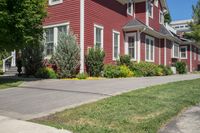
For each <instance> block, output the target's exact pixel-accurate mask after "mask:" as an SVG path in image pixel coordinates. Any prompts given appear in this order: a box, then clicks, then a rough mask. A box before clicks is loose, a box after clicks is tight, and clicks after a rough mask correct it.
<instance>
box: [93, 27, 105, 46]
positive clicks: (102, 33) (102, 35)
mask: <svg viewBox="0 0 200 133" xmlns="http://www.w3.org/2000/svg"><path fill="white" fill-rule="evenodd" d="M96 28H100V29H102V32H101V42H102V45H101V48H102V49H103V47H104V27H103V26H101V25H97V24H94V46H95V47H96Z"/></svg>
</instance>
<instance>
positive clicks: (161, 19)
mask: <svg viewBox="0 0 200 133" xmlns="http://www.w3.org/2000/svg"><path fill="white" fill-rule="evenodd" d="M161 14H162V15H161ZM161 17H162V18H161ZM159 23H160V24H164V16H163V12H162V11H160V12H159Z"/></svg>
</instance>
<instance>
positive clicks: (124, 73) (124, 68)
mask: <svg viewBox="0 0 200 133" xmlns="http://www.w3.org/2000/svg"><path fill="white" fill-rule="evenodd" d="M119 69H120V77H123V78H126V77H133V75H134V74H133V72H132V71H131V70H130V69H129V68H128V67H127V66H125V65H123V66H120V67H119Z"/></svg>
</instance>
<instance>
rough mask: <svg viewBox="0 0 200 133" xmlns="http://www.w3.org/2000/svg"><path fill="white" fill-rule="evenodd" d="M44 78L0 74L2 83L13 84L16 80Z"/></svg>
mask: <svg viewBox="0 0 200 133" xmlns="http://www.w3.org/2000/svg"><path fill="white" fill-rule="evenodd" d="M39 80H43V79H38V78H27V77H18V76H0V84H11V83H16V82H23V81H26V82H28V81H39Z"/></svg>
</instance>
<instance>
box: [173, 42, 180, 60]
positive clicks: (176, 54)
mask: <svg viewBox="0 0 200 133" xmlns="http://www.w3.org/2000/svg"><path fill="white" fill-rule="evenodd" d="M172 58H179V45H178V44H177V43H174V44H173V48H172Z"/></svg>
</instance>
